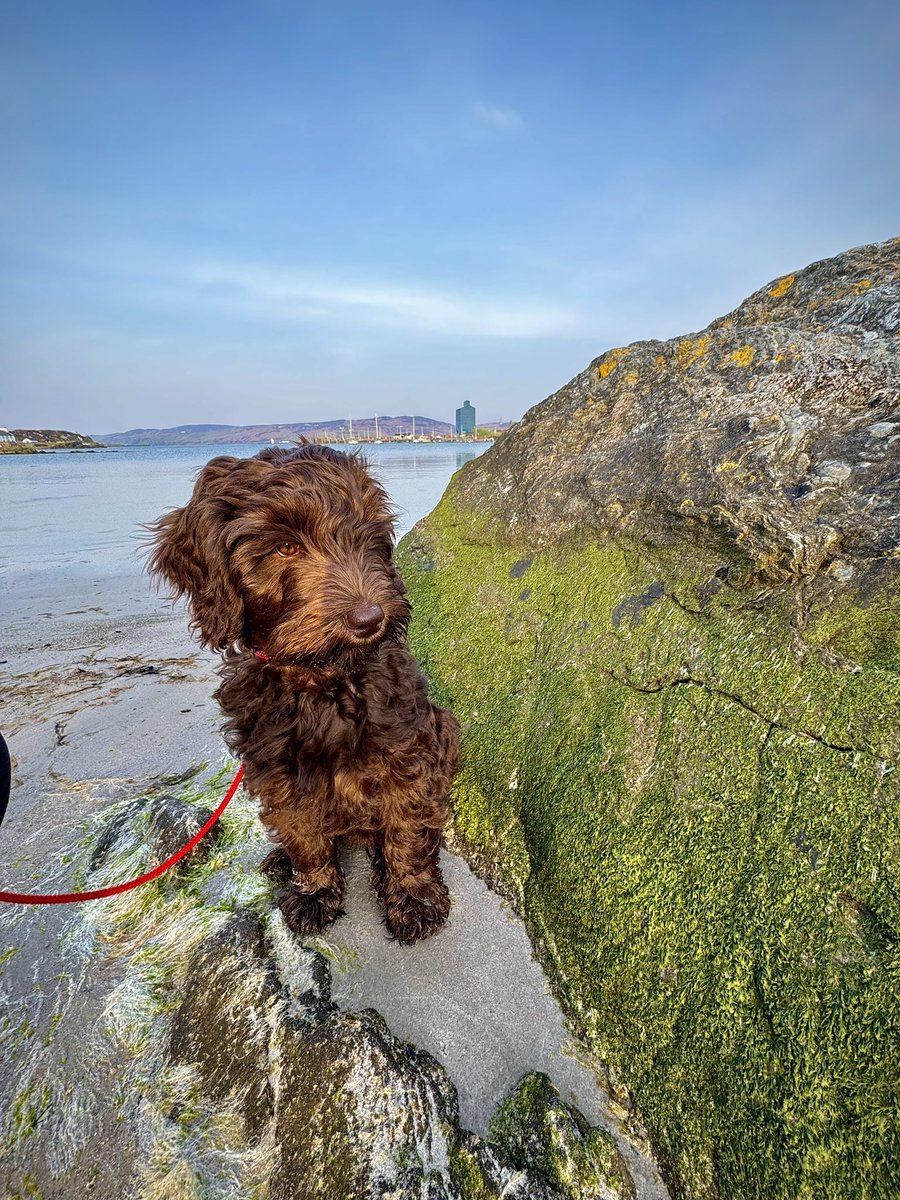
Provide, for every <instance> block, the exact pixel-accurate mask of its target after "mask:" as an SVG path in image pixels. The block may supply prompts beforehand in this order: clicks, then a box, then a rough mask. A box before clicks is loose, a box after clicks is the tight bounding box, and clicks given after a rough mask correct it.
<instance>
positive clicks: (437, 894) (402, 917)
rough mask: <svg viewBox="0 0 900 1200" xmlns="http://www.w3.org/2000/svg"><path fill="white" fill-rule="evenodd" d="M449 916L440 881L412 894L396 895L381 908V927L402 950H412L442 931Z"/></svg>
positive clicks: (446, 899)
mask: <svg viewBox="0 0 900 1200" xmlns="http://www.w3.org/2000/svg"><path fill="white" fill-rule="evenodd" d="M449 915H450V893H449V892H448V891H447V888H446V885H445V884H444V883H443V881H441V880H435V881H434V882H433V883H429V884H428V885H427V887H425V888H422V889H421V890H420V891H418V892H416V893H415V894H413V893H412V892H400V893H398V894H395V895H394V896H393V897H391V899H389V900H388V901H387V903H386V905H385V914H384V923H385V925H387V927H388V930H389V931H390V933H391V935H392V937H395V938H396V939H397V941H398V942H399V943H400V944H401V945H402V946H414V945H415V944H416V942H422V941H424V940H425V938H428V937H431V935H432V934H434V933H437V932H438V931H439V930H440V929H442V928H443V927H444V924H445V922H446V920H447V917H448V916H449Z"/></svg>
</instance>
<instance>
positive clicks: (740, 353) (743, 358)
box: [731, 346, 756, 367]
mask: <svg viewBox="0 0 900 1200" xmlns="http://www.w3.org/2000/svg"><path fill="white" fill-rule="evenodd" d="M731 357H732V358H733V359H734V361H735V362H736V363H737V364H738V366H739V367H749V366H750V364H751V363H752V362H753V359H754V358H755V357H756V350H755V349H754V348H753V347H752V346H742V347H741V348H740V350H735V352H734V354H732V356H731Z"/></svg>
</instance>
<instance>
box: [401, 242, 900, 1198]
mask: <svg viewBox="0 0 900 1200" xmlns="http://www.w3.org/2000/svg"><path fill="white" fill-rule="evenodd" d="M898 331H900V241H897V240H895V241H892V242H888V243H884V244H882V245H877V246H868V247H862V248H860V249H857V250H853V251H850V252H848V253H847V254H843V255H840V256H839V257H837V258H834V259H831V260H828V261H826V262H822V263H816V264H814V265H813V266H811V267H808V268H807V269H805V270H803V271H799V272H797V273H796V274H795V275H788V276H786V277H784V278H782V279H779V280H777V281H775V282H774V283H772V284H769V285H768V286H767V287H765V288H763V289H761V290H760V291H759V292H757V293H756V294H755V295H753V296H752V297H750V299H749V300H747V301H746V302H745V303H744V304H742V305H741V306H740V307H739V308H737V309H736V310H735V311H734V312H733V313H731V314H730V315H729V316H727V317H724V318H722V319H721V320H718V321H715V322H713V324H712V325H710V326H709V327H708V328H707V329H706V330H704V331H703V332H702V333H699V334H692V335H689V336H686V337H683V338H678V339H674V340H672V341H669V342H641V343H637V344H635V345H633V346H628V347H625V348H623V349H618V350H613V351H610V352H608V353H606V354H604V355H603V356H601V357H600V358H598V359H596V360H595V361H594V362H593V363H591V365H590V366H589V367H588V368H587V370H585V371H583V372H582V373H581V374H580V375H578V376H577V377H576V378H575V379H573V380H572V381H571V383H569V384H567V385H566V386H565V387H564V388H562V389H561V390H560V391H559V392H557V393H556V394H555V395H553V396H551V397H550V398H549V399H547V400H545V401H544V402H543V403H542V404H540V405H538V406H537V407H536V408H534V409H532V410H531V411H530V412H529V413H528V414H527V415H526V416H525V418H524V419H523V420H522V422H521V423H520V424H519V425H517V426H515V427H514V428H513V429H512V430H511V431H510V432H509V433H508V434H506V435H505V436H504V437H503V438H502V439H501V440H500V441H499V442H498V443H497V444H496V445H495V446H494V447H493V448H492V449H491V450H490V451H489V452H488V453H487V454H485V455H483V456H482V457H480V458H478V459H476V460H474V461H473V462H471V463H470V464H468V465H467V466H466V467H465V468H464V469H463V470H462V471H461V472H459V474H458V475H457V476H455V478H454V480H453V482H452V483H451V485H450V487H449V489H448V491H447V493H446V495H445V497H444V499H443V500H442V502H441V503H440V505H439V506H438V508H437V509H436V510H435V511H434V512H433V513H432V514H431V516H430V517H428V518H427V519H426V520H425V521H424V522H422V523H420V525H419V526H418V527H417V528H416V529H415V530H414V531H413V532H412V533H411V534H410V535H409V536H408V537H407V539H406V540H405V542H404V543H403V545H402V547H401V557H402V560H403V569H404V574H405V578H406V580H407V583H408V584H409V585H410V589H411V595H412V599H413V602H414V609H415V621H414V627H413V641H414V645H415V649H416V651H417V652H418V654H419V656H420V658H421V659H422V661H423V664H424V666H425V668H426V670H427V672H428V673H429V674H430V676H431V678H432V680H433V681H434V684H435V689H436V691H437V693H438V695H439V697H440V699H441V700H442V701H443V702H445V703H447V704H449V705H452V706H453V708H454V709H455V711H456V713H457V716H459V717H460V719H461V720H462V722H463V724H464V729H465V742H464V756H463V762H464V769H463V771H462V774H461V776H460V778H459V781H458V786H457V789H456V815H455V826H454V836H455V838H456V841H457V844H458V845H459V846H461V847H462V848H463V849H464V850H465V851H466V853H467V854H468V856H469V857H470V859H471V861H472V862H473V863H474V864H476V866H478V867H479V868H480V869H481V870H482V871H483V872H484V873H485V874H487V875H488V876H489V877H490V878H491V879H492V880H493V881H494V882H495V883H497V884H499V885H500V886H501V887H502V888H504V889H505V891H506V892H507V893H508V894H509V895H510V896H511V897H512V898H513V900H514V901H515V903H516V904H517V905H518V907H519V908H520V910H521V911H522V913H523V914H524V915H525V917H526V919H527V921H528V924H529V927H530V930H531V932H532V934H533V937H534V939H535V941H536V944H537V945H538V947H539V950H540V952H541V954H542V957H543V959H544V961H545V963H546V965H547V966H548V968H549V969H550V972H551V974H552V976H553V978H554V980H555V983H556V985H557V989H558V992H559V994H560V996H561V997H562V998H563V1000H564V1002H565V1003H566V1004H567V1006H568V1009H569V1011H570V1013H571V1014H572V1015H573V1017H574V1018H575V1019H576V1020H577V1022H578V1023H579V1024H580V1026H581V1027H582V1029H583V1031H584V1033H585V1034H586V1035H587V1036H588V1037H589V1039H590V1040H591V1042H592V1044H593V1046H594V1048H595V1049H596V1050H597V1051H599V1053H600V1054H601V1055H602V1057H603V1058H604V1059H605V1060H606V1062H607V1063H608V1064H609V1068H610V1071H611V1073H612V1075H613V1077H614V1078H615V1079H617V1080H618V1081H619V1083H620V1084H621V1085H623V1086H626V1087H627V1088H628V1089H630V1091H631V1093H632V1096H633V1099H634V1101H635V1102H636V1104H637V1106H638V1109H639V1111H640V1112H641V1114H642V1116H643V1118H644V1119H645V1121H646V1123H647V1125H648V1127H649V1129H650V1132H651V1134H652V1137H653V1139H654V1142H655V1144H656V1147H657V1149H658V1150H659V1152H660V1154H661V1157H662V1161H663V1163H664V1165H665V1167H666V1170H667V1173H668V1177H669V1180H670V1182H671V1183H672V1185H673V1186H674V1188H675V1190H676V1191H677V1192H679V1193H680V1194H682V1195H685V1196H697V1197H700V1196H703V1197H709V1196H717V1195H718V1196H722V1197H734V1198H738V1197H740V1198H741V1200H745V1198H749V1197H766V1198H767V1200H770V1198H771V1200H774V1198H777V1197H785V1198H787V1197H791V1198H794V1197H797V1196H810V1197H812V1196H816V1197H817V1198H819V1197H823V1198H824V1197H831V1198H834V1200H838V1198H840V1200H847V1198H849V1197H854V1196H867V1197H881V1196H884V1197H887V1196H891V1195H896V1194H900V1136H898V1118H897V1111H898V1110H897V1106H896V1096H897V1089H898V1087H900V1068H898V1066H897V1062H898V1058H897V1055H896V1048H897V1044H898V1043H897V1034H898V1032H900V1005H898V1000H897V986H896V981H897V978H898V974H897V973H898V969H900V954H898V945H900V903H898V894H900V891H898V885H900V880H898V848H900V804H898V799H900V797H898V786H897V780H898V774H897V772H896V770H895V768H896V766H897V762H898V757H900V722H898V709H900V679H898V670H900V644H898V628H900V622H898V617H900V605H898V580H897V571H898V566H900V556H898V552H897V538H898V531H900V514H898V503H897V502H898V453H897V450H898V446H900V360H898V353H897V346H898Z"/></svg>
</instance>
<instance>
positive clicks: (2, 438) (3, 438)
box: [0, 425, 16, 442]
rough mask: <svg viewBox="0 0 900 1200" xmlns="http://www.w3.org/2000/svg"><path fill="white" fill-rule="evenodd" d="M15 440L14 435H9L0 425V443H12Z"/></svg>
mask: <svg viewBox="0 0 900 1200" xmlns="http://www.w3.org/2000/svg"><path fill="white" fill-rule="evenodd" d="M15 440H16V435H15V434H14V433H10V432H9V430H8V429H6V428H5V427H4V426H3V425H0V442H14V441H15Z"/></svg>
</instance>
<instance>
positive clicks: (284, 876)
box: [256, 846, 294, 883]
mask: <svg viewBox="0 0 900 1200" xmlns="http://www.w3.org/2000/svg"><path fill="white" fill-rule="evenodd" d="M256 869H257V870H258V871H259V872H260V874H261V875H267V876H268V877H269V879H277V880H278V881H279V882H280V883H287V881H288V880H289V879H290V877H291V876H292V875H293V873H294V870H293V867H292V866H291V857H290V855H289V854H288V852H287V851H286V850H282V848H281V847H280V846H276V847H275V849H274V850H270V851H269V853H268V854H267V855H266V857H265V858H264V859H263V860H262V862H261V863H260V864H259V866H258V867H257V868H256Z"/></svg>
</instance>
